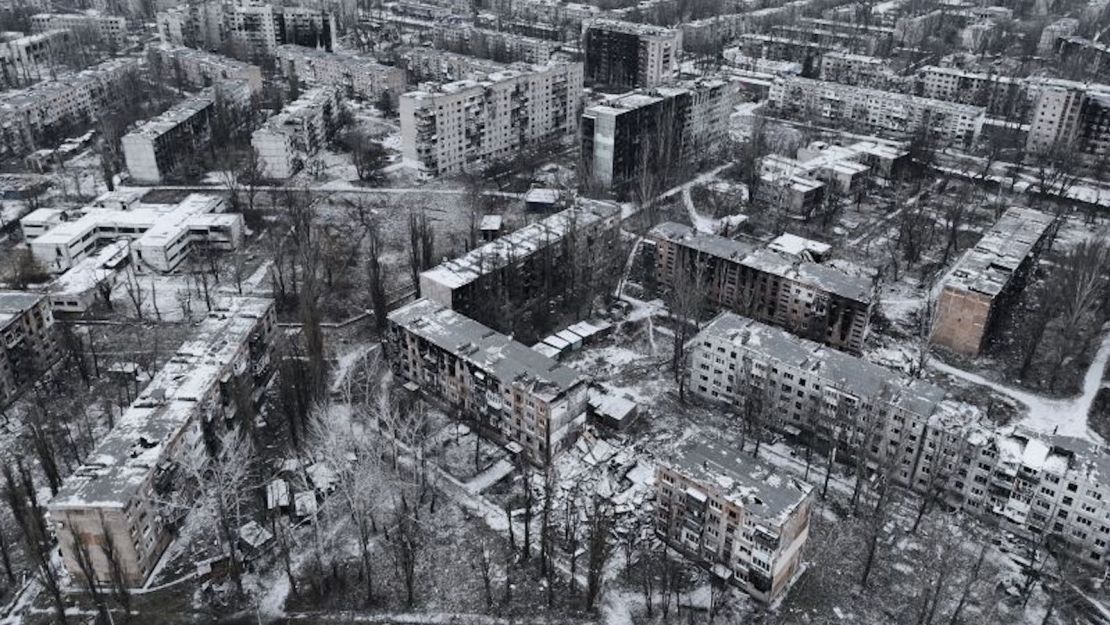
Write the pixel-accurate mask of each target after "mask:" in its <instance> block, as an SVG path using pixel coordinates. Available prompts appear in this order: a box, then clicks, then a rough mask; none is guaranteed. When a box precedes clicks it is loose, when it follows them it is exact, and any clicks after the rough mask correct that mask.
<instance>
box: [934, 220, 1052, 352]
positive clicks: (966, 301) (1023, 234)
mask: <svg viewBox="0 0 1110 625" xmlns="http://www.w3.org/2000/svg"><path fill="white" fill-rule="evenodd" d="M1056 226H1057V223H1056V220H1055V219H1053V217H1052V216H1051V215H1047V214H1045V213H1042V212H1040V211H1035V210H1033V209H1029V208H1021V207H1011V208H1008V209H1007V210H1006V212H1005V213H1003V214H1002V216H1001V217H1000V218H999V219H998V221H996V222H995V223H994V225H993V226H991V228H990V229H989V230H987V231H986V232H985V233H984V234H983V237H982V238H981V239H979V241H978V242H977V243H976V244H975V246H974V247H972V248H971V249H969V250H967V251H966V252H964V255H963V256H961V257H960V259H959V260H958V261H956V265H955V266H954V267H953V268H952V271H950V272H949V273H948V274H947V275H946V276H945V279H944V282H943V283H942V284H943V286H942V287H941V291H940V294H939V296H938V297H937V302H936V318H935V320H934V322H933V333H932V341H933V343H934V344H936V345H938V346H941V347H945V348H947V349H949V350H951V351H953V352H955V353H957V354H962V355H964V356H977V355H979V353H980V352H981V351H982V350H983V349H984V348H985V347H986V346H987V344H988V343H989V341H990V339H991V338H992V337H993V336H994V334H995V330H996V329H997V325H998V319H999V317H1000V316H1001V315H1003V314H1005V312H1006V311H1008V310H1012V308H1013V307H1014V305H1015V304H1016V298H1017V297H1018V296H1019V295H1020V294H1021V292H1022V290H1023V289H1024V288H1025V283H1026V278H1028V276H1029V273H1030V272H1031V271H1032V269H1033V268H1034V267H1035V266H1036V263H1037V258H1038V257H1039V256H1040V252H1041V250H1042V249H1044V247H1045V246H1046V244H1047V242H1048V241H1050V240H1051V239H1052V237H1053V236H1054V234H1055V230H1056Z"/></svg>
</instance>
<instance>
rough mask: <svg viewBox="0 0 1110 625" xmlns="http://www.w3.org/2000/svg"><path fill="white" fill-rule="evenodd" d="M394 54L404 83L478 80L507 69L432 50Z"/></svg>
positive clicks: (409, 48) (410, 49) (410, 48)
mask: <svg viewBox="0 0 1110 625" xmlns="http://www.w3.org/2000/svg"><path fill="white" fill-rule="evenodd" d="M395 50H396V53H397V57H398V59H399V61H398V65H399V66H401V67H404V71H405V72H406V73H407V74H408V80H409V81H410V82H412V83H414V84H418V83H422V82H433V83H450V82H455V81H457V80H481V79H482V78H484V77H486V76H487V75H489V74H494V73H497V72H500V71H503V70H506V69H508V66H507V65H505V64H503V63H498V62H496V61H491V60H489V59H479V58H475V57H472V56H468V55H466V54H455V53H454V52H447V51H446V50H436V49H435V48H425V47H423V46H400V47H398V48H395Z"/></svg>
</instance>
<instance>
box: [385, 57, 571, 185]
mask: <svg viewBox="0 0 1110 625" xmlns="http://www.w3.org/2000/svg"><path fill="white" fill-rule="evenodd" d="M581 97H582V64H581V63H568V62H553V63H549V64H547V65H542V66H533V67H530V68H527V69H524V68H521V69H515V68H514V69H508V70H504V71H501V72H496V73H493V74H489V75H487V76H485V78H484V79H482V80H461V81H456V82H452V83H446V84H442V85H438V86H435V85H430V86H428V88H426V89H424V90H421V91H413V92H409V93H406V94H405V95H403V96H402V97H401V106H400V114H401V146H402V154H403V155H404V158H405V159H407V160H408V161H409V162H410V163H412V164H414V165H416V166H417V167H418V168H419V169H420V170H421V171H423V172H424V173H426V174H429V175H433V176H438V175H443V174H455V173H460V172H463V171H467V170H470V169H471V168H480V167H483V166H485V165H488V164H489V163H493V162H497V161H500V160H507V159H510V158H512V157H513V156H515V155H516V154H517V153H518V152H519V151H520V150H522V149H525V148H528V147H530V146H533V145H536V144H539V143H542V142H545V141H551V140H556V139H560V138H562V137H565V136H567V135H569V134H571V133H573V132H574V131H575V130H576V128H577V126H578V116H579V115H580V113H581V107H582V103H581Z"/></svg>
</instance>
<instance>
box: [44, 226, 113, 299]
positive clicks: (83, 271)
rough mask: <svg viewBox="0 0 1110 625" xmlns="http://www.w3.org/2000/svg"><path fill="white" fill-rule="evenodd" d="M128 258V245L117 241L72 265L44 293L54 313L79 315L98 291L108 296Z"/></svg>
mask: <svg viewBox="0 0 1110 625" xmlns="http://www.w3.org/2000/svg"><path fill="white" fill-rule="evenodd" d="M130 256H131V244H130V241H129V240H127V239H118V240H116V241H114V242H112V243H109V244H108V245H106V246H104V247H103V248H101V250H100V251H99V252H97V253H95V254H92V255H90V256H86V257H84V258H82V259H81V260H79V261H77V262H76V263H74V265H73V266H72V267H70V268H69V269H67V270H66V271H65V272H64V273H63V274H62V275H60V276H58V277H57V278H55V279H54V281H53V282H51V283H50V285H49V286H48V287H47V289H46V294H47V297H49V298H50V303H51V304H52V305H53V306H54V312H56V313H83V312H85V311H87V310H88V309H89V308H92V305H93V304H94V303H95V302H96V297H97V294H98V293H100V292H101V289H105V290H107V291H108V292H111V289H112V286H113V285H115V282H116V275H117V270H118V269H119V268H120V267H122V266H123V265H124V264H126V262H127V260H128V259H129V258H130Z"/></svg>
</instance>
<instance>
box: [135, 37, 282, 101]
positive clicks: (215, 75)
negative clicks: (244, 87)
mask: <svg viewBox="0 0 1110 625" xmlns="http://www.w3.org/2000/svg"><path fill="white" fill-rule="evenodd" d="M147 55H148V58H149V59H150V64H151V66H152V67H154V68H158V69H159V70H160V71H162V72H165V73H166V74H167V75H169V76H173V77H175V78H176V77H178V76H180V77H181V78H182V79H183V80H184V81H185V82H186V83H187V86H189V87H192V88H194V89H203V88H205V87H210V86H212V85H214V84H217V83H220V82H222V81H225V80H243V81H246V83H247V84H248V85H249V86H250V90H251V93H253V94H259V93H261V91H262V70H261V69H260V68H259V67H258V66H257V65H252V64H250V63H244V62H243V61H237V60H235V59H233V58H231V57H227V56H223V55H221V54H215V53H212V52H205V51H204V50H194V49H193V48H186V47H184V46H173V45H166V44H163V45H158V46H150V47H149V48H148V49H147Z"/></svg>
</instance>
